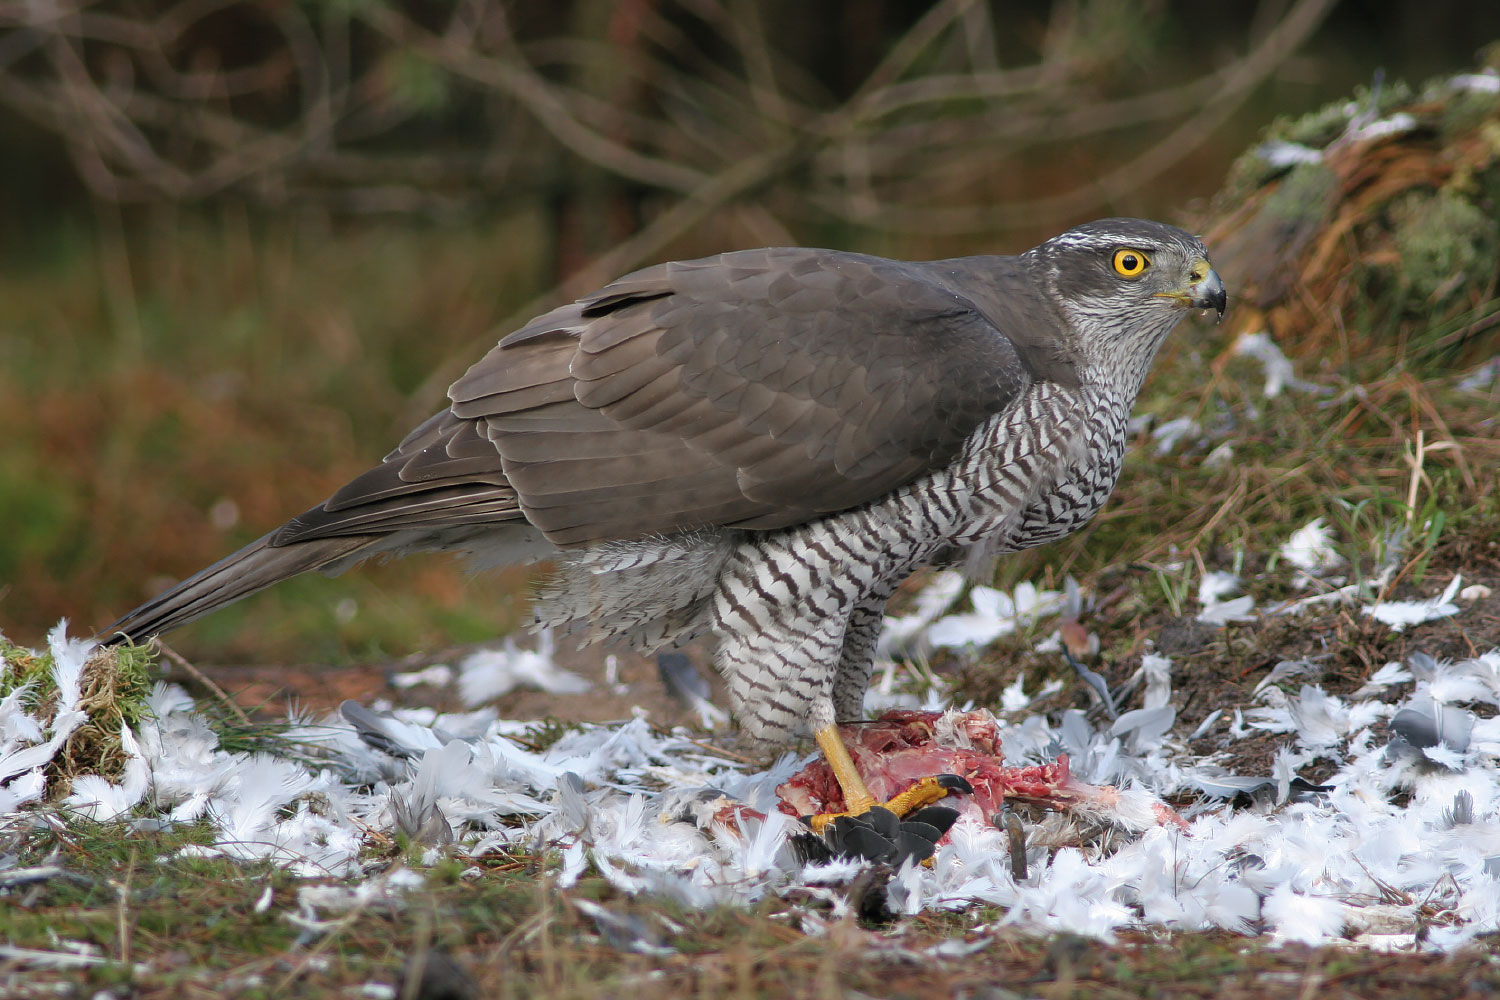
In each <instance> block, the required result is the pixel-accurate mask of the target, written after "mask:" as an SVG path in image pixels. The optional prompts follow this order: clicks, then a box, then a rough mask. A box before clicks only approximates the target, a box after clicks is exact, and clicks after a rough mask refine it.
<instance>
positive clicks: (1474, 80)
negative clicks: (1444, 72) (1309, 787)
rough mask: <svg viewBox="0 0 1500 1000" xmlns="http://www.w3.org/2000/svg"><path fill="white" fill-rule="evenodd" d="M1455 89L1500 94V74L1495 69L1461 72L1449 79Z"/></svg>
mask: <svg viewBox="0 0 1500 1000" xmlns="http://www.w3.org/2000/svg"><path fill="white" fill-rule="evenodd" d="M1448 83H1449V85H1450V86H1451V87H1452V88H1453V89H1454V90H1469V91H1473V92H1475V93H1478V94H1500V75H1497V74H1496V73H1495V71H1494V70H1485V71H1484V72H1483V73H1459V74H1458V75H1457V76H1455V77H1453V78H1452V79H1451V80H1449V81H1448Z"/></svg>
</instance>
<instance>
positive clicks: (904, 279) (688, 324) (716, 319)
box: [273, 248, 1031, 547]
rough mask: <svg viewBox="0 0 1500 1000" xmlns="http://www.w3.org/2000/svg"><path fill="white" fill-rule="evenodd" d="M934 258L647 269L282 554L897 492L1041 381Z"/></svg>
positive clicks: (498, 351)
mask: <svg viewBox="0 0 1500 1000" xmlns="http://www.w3.org/2000/svg"><path fill="white" fill-rule="evenodd" d="M991 260H992V261H994V262H995V264H994V266H995V267H999V268H1004V267H1006V266H1010V264H1009V261H1008V259H1006V258H991ZM932 267H933V265H923V264H906V263H902V262H898V261H889V260H884V259H881V258H876V257H866V256H862V255H857V254H843V253H836V252H833V251H828V250H809V249H797V248H790V249H786V248H782V249H777V248H773V249H768V250H755V251H740V252H737V253H730V254H724V255H721V256H718V257H711V258H706V259H704V260H698V261H686V262H676V263H670V264H662V265H658V266H656V267H651V268H647V269H645V270H643V271H638V272H636V273H635V274H632V275H628V276H626V277H624V278H622V279H620V280H619V281H616V282H614V283H613V284H610V285H608V286H606V287H605V288H603V289H601V290H600V291H599V292H597V293H595V294H594V295H592V296H589V297H587V298H584V299H581V300H579V301H578V302H575V303H573V304H571V305H568V306H564V307H561V308H559V309H555V310H553V311H552V312H550V313H547V314H545V315H543V316H540V317H538V318H537V319H535V320H533V321H532V322H531V323H529V324H527V325H526V326H525V327H523V328H522V329H520V330H518V331H516V332H515V333H513V334H511V335H510V336H508V337H506V338H505V339H503V340H502V341H501V342H500V343H499V344H498V345H497V346H496V347H495V348H493V349H492V350H490V352H489V353H488V354H486V355H485V356H484V357H483V358H482V359H481V360H480V361H479V362H478V363H477V364H475V365H474V366H473V367H472V368H470V369H469V371H468V372H467V373H466V374H465V375H464V376H463V377H462V378H460V379H459V380H458V381H457V382H455V383H454V384H453V386H452V388H451V389H450V390H449V396H450V397H451V399H452V405H451V407H450V409H448V410H446V411H443V412H441V413H438V414H436V415H435V416H433V417H432V418H431V419H429V420H428V421H427V422H426V423H424V424H423V425H422V426H421V427H418V428H417V429H416V430H415V431H413V432H412V433H411V434H410V435H408V437H407V439H406V440H405V441H403V442H402V443H401V445H400V446H399V447H398V448H397V449H396V450H395V451H393V452H391V454H389V455H387V456H386V458H385V460H384V462H383V463H382V464H381V465H380V466H377V467H376V468H374V469H371V470H370V471H369V472H367V473H365V474H364V475H362V476H360V477H358V478H356V479H354V480H353V481H351V482H350V483H349V484H348V485H346V486H345V487H343V488H342V489H340V490H339V491H338V492H337V493H335V494H334V495H333V496H332V497H330V498H329V499H328V501H326V502H325V503H324V504H322V505H321V506H319V507H315V508H313V509H312V510H309V511H307V512H306V513H304V514H302V515H300V516H299V517H297V518H295V519H293V520H292V521H291V522H289V523H288V524H287V525H286V526H285V527H283V528H282V529H280V531H278V532H277V533H276V536H275V540H274V542H273V544H278V545H280V544H286V543H288V542H293V541H302V540H307V539H311V538H319V537H329V536H338V535H351V534H368V533H372V532H388V531H395V530H408V529H417V530H421V529H424V528H428V529H432V530H434V531H435V532H448V533H451V532H454V531H462V530H464V528H465V527H466V526H476V527H482V526H485V525H494V524H496V523H497V522H503V521H508V520H519V519H521V518H522V517H524V518H525V520H526V521H528V522H530V523H531V524H532V525H534V526H536V527H537V528H539V529H541V531H542V532H543V533H544V534H545V535H546V536H547V538H548V539H549V540H550V541H551V542H552V543H554V544H556V545H559V546H563V547H568V546H575V545H581V544H587V543H590V542H596V541H603V540H609V539H623V538H641V537H645V536H648V535H666V534H671V533H674V532H679V531H685V530H691V529H694V528H702V527H709V526H718V525H723V526H731V527H740V528H749V529H773V528H779V527H785V526H787V525H792V524H797V523H800V522H803V521H806V520H809V519H811V518H815V517H817V516H819V515H821V514H826V513H829V512H833V511H838V510H844V509H847V508H849V507H854V506H858V505H859V504H862V503H866V502H868V501H871V500H874V499H877V498H879V497H881V496H884V495H885V494H887V493H889V492H890V491H891V490H893V489H895V488H896V487H897V486H900V485H901V484H902V483H905V482H908V481H910V480H912V479H913V478H915V477H917V476H919V475H920V474H922V473H923V472H925V471H927V470H929V469H933V468H936V467H938V466H941V465H943V464H946V463H947V462H949V461H950V460H951V459H952V458H953V457H954V455H955V454H956V453H957V451H958V450H959V449H960V448H961V447H962V444H963V442H964V440H965V439H966V438H967V437H968V435H969V434H970V433H971V432H972V431H973V430H974V428H975V427H976V426H978V424H979V423H980V422H981V421H982V420H983V419H984V418H985V417H986V416H988V415H990V414H992V413H996V412H999V411H1000V410H1002V409H1004V408H1005V407H1006V406H1008V405H1009V404H1010V403H1011V402H1013V401H1014V399H1015V398H1016V396H1017V395H1018V394H1019V393H1020V392H1021V390H1022V389H1023V388H1024V387H1025V386H1026V384H1027V383H1028V381H1029V380H1030V378H1031V375H1030V371H1029V369H1028V366H1027V364H1026V363H1025V362H1023V361H1022V359H1021V356H1020V355H1019V354H1018V353H1017V350H1016V347H1015V345H1014V344H1013V343H1012V342H1011V340H1009V339H1007V338H1006V337H1005V336H1004V335H1003V334H1002V333H1001V332H1000V331H999V330H997V329H996V328H995V326H994V325H993V323H992V322H991V321H990V320H989V319H988V318H986V316H985V315H984V314H983V313H982V312H981V311H980V310H979V309H978V308H977V307H975V306H974V304H973V303H972V302H970V301H968V300H967V299H965V298H964V297H963V296H962V295H960V294H957V293H956V292H955V291H954V290H952V289H951V288H948V287H946V286H945V285H944V284H942V282H941V281H940V280H937V279H935V278H934V276H933V273H932ZM1011 278H1012V279H1014V276H1013V275H1012V276H1011ZM1010 284H1011V286H1012V287H1016V288H1019V287H1021V283H1020V282H1018V281H1015V280H1012V281H1011V282H1010Z"/></svg>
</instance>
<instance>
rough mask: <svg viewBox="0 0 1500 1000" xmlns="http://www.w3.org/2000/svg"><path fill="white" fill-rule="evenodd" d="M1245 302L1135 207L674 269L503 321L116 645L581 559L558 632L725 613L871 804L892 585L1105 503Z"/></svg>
mask: <svg viewBox="0 0 1500 1000" xmlns="http://www.w3.org/2000/svg"><path fill="white" fill-rule="evenodd" d="M1224 306H1225V291H1224V285H1223V283H1222V282H1221V281H1220V279H1219V276H1218V275H1217V274H1216V273H1215V272H1214V271H1213V269H1212V268H1211V267H1210V265H1209V260H1208V254H1207V251H1206V250H1205V249H1204V247H1203V244H1202V243H1201V242H1200V241H1199V240H1197V239H1196V238H1194V237H1193V236H1191V235H1189V234H1188V233H1185V232H1183V231H1182V230H1180V229H1176V228H1174V227H1171V226H1167V225H1162V224H1160V223H1155V222H1146V221H1141V220H1135V219H1106V220H1103V221H1099V222H1093V223H1089V224H1087V225H1082V226H1078V227H1077V228H1074V229H1070V230H1068V231H1067V232H1065V233H1063V234H1062V235H1060V236H1057V237H1055V238H1053V239H1050V240H1048V241H1046V242H1045V243H1042V244H1041V245H1040V246H1037V247H1035V248H1033V249H1031V250H1028V251H1026V252H1025V253H1023V254H1021V255H1019V256H1014V257H999V256H985V257H964V258H959V259H954V260H939V261H928V262H922V263H908V262H904V261H895V260H886V259H883V258H879V257H870V256H865V255H861V254H853V253H840V252H836V251H832V250H813V249H802V248H773V249H765V250H743V251H738V252H735V253H726V254H722V255H720V256H717V257H708V258H705V259H702V260H693V261H682V262H676V263H668V264H660V265H657V266H655V267H648V268H646V269H644V270H641V271H637V272H635V273H634V274H630V275H627V276H626V277H623V278H621V279H620V280H618V281H616V282H614V283H613V284H610V285H607V286H606V287H604V288H602V289H600V290H599V291H597V292H595V293H593V294H592V295H588V296H585V297H584V298H582V299H580V300H578V301H577V302H575V303H573V304H571V305H566V306H562V307H560V308H558V309H554V310H552V311H551V312H549V313H547V314H545V315H543V316H540V317H538V318H536V319H534V320H532V321H531V322H530V323H528V324H527V325H526V326H524V327H522V328H521V329H520V330H517V331H516V332H514V333H512V334H510V335H509V336H507V337H505V338H504V339H502V340H501V341H500V342H499V344H498V345H497V346H496V347H494V348H493V349H492V350H490V352H489V353H488V354H486V355H485V356H484V357H483V358H481V359H480V360H479V362H478V363H477V364H475V365H474V366H473V367H472V368H470V369H469V370H468V372H467V373H466V374H465V375H464V376H463V377H462V378H460V379H459V380H458V381H457V382H455V383H454V384H453V386H452V387H451V388H450V389H449V391H448V395H449V398H450V400H451V403H450V405H449V406H448V407H447V408H446V409H444V410H442V411H441V412H440V413H438V414H436V415H435V416H433V417H432V418H431V419H430V420H428V421H427V422H425V423H424V424H422V425H421V426H420V427H418V428H417V429H416V430H414V431H412V433H411V434H410V435H408V436H407V438H406V440H404V441H402V442H401V444H400V446H399V447H398V448H396V450H395V451H393V452H391V453H390V454H389V455H387V456H386V458H385V460H384V461H383V462H382V463H381V464H380V465H378V466H376V467H375V468H373V469H371V470H370V471H368V472H366V473H364V474H363V475H361V476H359V477H357V478H355V479H354V480H353V481H351V482H350V483H349V484H347V485H346V486H344V487H343V488H342V489H340V490H338V491H337V492H336V493H334V494H333V496H331V497H329V498H328V499H327V500H325V501H324V502H323V503H321V504H319V505H317V506H316V507H313V508H312V509H310V510H308V511H307V512H305V513H303V514H300V515H298V516H297V517H294V518H293V519H292V520H290V521H288V522H287V523H286V524H284V525H282V526H281V527H280V528H277V529H276V530H275V531H272V532H271V533H270V534H268V535H266V536H265V537H263V538H261V539H259V540H258V541H255V542H253V543H251V544H250V545H248V546H246V547H245V548H243V549H241V550H240V551H239V552H236V553H235V554H234V555H231V556H229V557H228V558H226V559H224V560H222V561H220V562H218V563H216V564H214V565H213V566H210V567H209V568H208V569H205V570H203V571H202V572H200V573H198V574H197V575H196V576H194V577H192V578H190V579H188V580H185V581H183V582H182V583H180V584H178V585H177V586H175V587H173V588H172V589H170V590H168V591H167V592H166V593H165V594H162V595H161V596H160V597H157V598H155V599H154V600H152V601H149V602H147V603H146V604H144V605H142V606H141V607H140V608H138V609H136V610H135V611H132V612H130V613H129V614H127V615H126V616H125V617H124V618H122V619H120V620H119V621H118V622H116V623H115V624H114V625H112V626H111V627H110V628H109V630H108V633H109V640H113V641H117V640H119V639H120V638H122V637H129V638H131V639H144V638H146V637H148V636H151V635H154V634H156V633H159V632H164V631H166V630H167V629H170V628H174V627H176V626H178V625H181V624H183V623H185V622H188V621H191V620H193V619H195V618H198V617H199V616H201V615H204V614H207V613H208V612H210V611H212V610H214V609H215V608H218V607H221V606H223V605H225V604H228V603H229V602H231V601H235V600H238V599H239V598H241V597H244V596H246V595H247V594H251V593H254V592H255V591H258V590H260V589H262V588H264V587H268V586H270V585H271V584H273V583H276V582H277V581H279V580H283V579H286V578H287V577H290V576H293V575H295V574H297V573H302V572H306V571H307V570H314V569H316V570H322V571H324V572H330V573H336V572H339V571H341V570H343V569H345V568H347V567H349V566H351V565H353V564H355V563H357V562H359V561H361V560H363V559H367V558H369V557H371V556H374V555H385V554H405V553H409V552H417V551H429V550H446V551H459V552H465V553H468V554H470V555H472V556H474V557H475V558H476V559H477V560H478V561H479V562H480V563H481V564H484V565H499V564H507V563H517V562H526V561H534V560H544V559H546V560H555V562H556V565H557V572H556V574H555V577H554V578H553V580H552V582H551V584H550V585H549V586H548V587H547V588H546V589H545V590H544V591H543V592H542V593H541V595H540V596H539V598H538V601H537V604H536V612H537V618H538V620H539V621H540V622H542V623H543V624H546V625H551V626H557V627H561V628H564V629H575V630H577V629H581V630H585V631H586V632H587V633H588V635H589V636H590V637H594V638H616V639H620V640H624V641H626V642H629V643H630V644H632V645H634V646H636V647H639V648H642V649H651V648H654V647H657V646H660V645H663V644H666V643H670V642H672V641H674V640H679V639H684V638H687V637H690V636H693V635H696V634H699V633H703V632H714V633H716V634H717V636H718V646H717V651H716V653H715V662H716V665H717V667H718V670H719V672H720V673H721V674H722V675H723V677H724V680H725V682H726V685H727V688H728V691H729V696H730V699H731V707H732V708H733V710H734V713H735V715H736V717H737V719H738V721H739V724H740V726H741V727H742V728H743V729H744V730H745V731H746V732H747V733H748V734H749V735H751V736H752V737H757V738H759V739H762V740H773V741H784V740H788V739H792V738H794V737H796V736H798V735H799V734H801V733H804V732H810V733H811V734H812V735H813V736H814V737H815V738H816V739H817V741H818V743H819V745H820V746H821V747H822V748H823V750H824V752H825V754H826V755H827V756H828V758H829V762H830V764H831V765H832V766H833V767H834V769H835V773H836V774H837V776H838V777H839V779H840V782H841V784H842V785H843V787H844V790H845V799H846V802H847V804H848V807H849V810H850V811H851V812H853V813H860V812H862V811H864V810H865V809H867V808H868V807H869V806H870V805H871V804H873V802H874V800H873V798H872V797H871V796H870V795H869V794H868V792H867V791H866V790H865V788H864V785H863V782H862V780H861V779H860V777H859V775H858V773H857V772H856V771H855V769H854V767H853V765H852V763H850V762H849V759H848V756H847V753H846V751H845V750H844V747H843V744H842V742H841V740H840V739H839V737H838V730H837V727H836V726H835V720H836V719H838V718H844V719H850V718H857V717H859V715H860V714H861V711H862V702H863V697H864V693H865V687H866V685H867V683H868V680H869V677H870V669H871V661H872V658H873V655H874V650H875V643H876V639H877V638H878V636H879V633H880V628H881V620H882V617H883V615H884V610H885V604H886V599H887V598H888V597H890V595H891V593H892V591H893V590H894V589H895V587H896V586H897V585H898V584H899V583H900V582H901V581H902V580H903V579H905V578H906V576H907V575H908V574H910V573H911V572H912V571H913V570H914V569H916V568H917V567H919V566H922V565H925V564H933V563H952V562H956V561H963V560H969V561H975V560H982V559H984V558H986V557H988V556H990V555H993V554H996V553H1003V552H1009V551H1015V550H1017V549H1023V548H1027V547H1029V546H1033V545H1038V544H1041V543H1043V542H1047V541H1051V540H1053V539H1056V538H1061V537H1062V536H1064V535H1067V534H1069V533H1070V532H1072V531H1075V530H1077V529H1078V528H1079V527H1080V526H1082V525H1083V524H1084V523H1085V522H1086V521H1088V519H1089V518H1090V517H1092V516H1093V515H1094V513H1095V512H1096V511H1097V510H1098V509H1099V507H1100V505H1102V504H1103V503H1104V501H1105V499H1106V498H1107V497H1108V496H1109V494H1110V491H1111V490H1112V489H1113V488H1114V485H1115V480H1116V478H1117V477H1118V475H1119V472H1120V464H1121V460H1122V457H1123V455H1124V452H1125V444H1126V420H1127V418H1128V417H1129V414H1130V409H1131V406H1132V405H1133V404H1134V401H1135V398H1136V394H1137V392H1138V391H1139V389H1140V387H1141V383H1142V380H1143V379H1144V378H1145V376H1146V371H1147V368H1148V367H1149V366H1150V364H1151V360H1152V358H1153V356H1154V355H1155V354H1156V350H1157V348H1158V346H1159V345H1160V344H1161V342H1162V340H1163V339H1164V338H1165V337H1166V335H1167V333H1168V332H1169V331H1170V330H1171V329H1172V328H1173V327H1174V326H1175V325H1176V324H1177V322H1178V320H1179V319H1180V318H1181V317H1182V316H1183V315H1185V313H1186V311H1187V310H1188V309H1205V308H1209V309H1215V310H1217V311H1218V312H1219V313H1220V315H1222V313H1223V311H1224ZM942 794H943V793H942V791H941V790H937V791H935V792H933V793H932V794H931V795H926V796H919V797H918V799H919V801H916V802H915V803H913V802H904V803H903V804H902V805H901V806H900V807H898V810H897V811H898V813H899V811H901V810H903V809H906V808H908V807H910V806H912V805H913V804H916V805H920V804H924V803H925V802H927V801H931V800H932V799H933V798H936V797H940V796H941V795H942Z"/></svg>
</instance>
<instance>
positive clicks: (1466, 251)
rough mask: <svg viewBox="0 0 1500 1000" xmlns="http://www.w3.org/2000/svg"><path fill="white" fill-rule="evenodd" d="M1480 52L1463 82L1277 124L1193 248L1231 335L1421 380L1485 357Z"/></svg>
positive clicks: (1497, 190) (1490, 314) (1484, 72)
mask: <svg viewBox="0 0 1500 1000" xmlns="http://www.w3.org/2000/svg"><path fill="white" fill-rule="evenodd" d="M1488 52H1489V54H1490V62H1491V63H1492V65H1488V66H1485V67H1482V68H1481V69H1480V70H1479V71H1477V72H1474V73H1465V74H1459V75H1456V76H1449V77H1443V78H1440V79H1437V80H1433V81H1432V82H1430V83H1428V84H1427V85H1426V86H1424V87H1422V88H1420V89H1419V90H1414V89H1412V88H1410V87H1407V86H1405V85H1401V84H1394V85H1391V86H1385V87H1380V88H1376V90H1375V91H1372V92H1364V93H1357V94H1355V95H1354V96H1353V97H1352V98H1351V99H1350V100H1348V101H1343V102H1338V103H1335V104H1331V105H1329V106H1328V107H1325V108H1323V109H1321V110H1319V111H1316V112H1314V113H1312V114H1309V115H1306V116H1303V117H1302V118H1298V119H1287V120H1282V121H1278V122H1276V123H1275V124H1273V125H1272V126H1271V127H1270V128H1269V129H1268V130H1267V132H1266V135H1265V136H1264V139H1263V141H1262V142H1261V143H1260V144H1258V145H1257V146H1256V147H1255V148H1253V149H1251V150H1249V151H1248V152H1246V153H1245V154H1244V155H1243V156H1242V157H1241V158H1240V159H1239V161H1237V163H1236V164H1235V166H1234V168H1233V169H1232V170H1231V172H1230V175H1229V179H1228V181H1227V183H1226V186H1225V190H1224V192H1223V194H1221V196H1220V197H1219V199H1218V200H1217V202H1216V203H1215V206H1214V212H1213V217H1214V219H1215V222H1214V223H1213V224H1212V225H1211V226H1210V227H1209V231H1208V234H1207V235H1208V242H1209V245H1210V246H1211V247H1213V248H1214V255H1215V263H1216V264H1217V266H1218V267H1219V270H1220V272H1221V273H1223V274H1224V277H1225V280H1226V282H1228V284H1229V287H1230V289H1231V295H1232V297H1234V298H1235V299H1237V300H1238V305H1239V307H1240V308H1238V309H1237V310H1236V319H1235V324H1236V327H1237V329H1238V330H1239V331H1243V332H1251V331H1255V330H1269V331H1270V332H1271V334H1272V335H1273V336H1274V337H1275V338H1276V339H1277V341H1278V342H1279V343H1281V344H1282V345H1283V347H1284V348H1285V349H1286V350H1288V351H1289V352H1290V353H1293V354H1296V355H1301V356H1304V357H1307V356H1321V357H1323V358H1325V359H1328V360H1330V361H1333V362H1337V361H1339V360H1340V359H1344V360H1348V359H1352V358H1355V357H1358V358H1359V359H1360V360H1362V361H1369V360H1378V361H1380V362H1385V363H1389V364H1392V365H1394V364H1398V363H1399V364H1404V365H1406V366H1408V367H1414V368H1423V369H1432V368H1450V367H1459V366H1462V365H1466V364H1471V363H1473V362H1476V361H1479V360H1483V359H1485V358H1488V357H1490V356H1491V355H1493V354H1494V353H1495V352H1496V350H1497V348H1500V298H1497V294H1496V293H1497V286H1500V73H1497V72H1496V70H1497V67H1500V46H1492V47H1491V48H1490V49H1489V50H1488ZM1246 307H1248V308H1246Z"/></svg>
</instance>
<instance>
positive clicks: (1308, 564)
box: [1278, 517, 1344, 576]
mask: <svg viewBox="0 0 1500 1000" xmlns="http://www.w3.org/2000/svg"><path fill="white" fill-rule="evenodd" d="M1278 551H1279V553H1280V555H1281V558H1283V559H1285V560H1286V561H1287V562H1289V563H1291V564H1292V565H1293V566H1295V567H1297V568H1298V569H1300V570H1301V571H1302V572H1304V573H1307V574H1310V575H1312V576H1320V575H1322V574H1324V573H1327V572H1328V571H1330V570H1333V569H1337V568H1338V567H1339V566H1341V565H1343V562H1344V558H1343V556H1341V555H1339V553H1338V550H1336V549H1335V548H1334V547H1333V532H1332V531H1331V530H1330V529H1329V528H1328V526H1327V525H1326V524H1324V523H1323V519H1322V518H1321V517H1318V518H1314V519H1313V520H1311V521H1309V522H1307V523H1306V524H1304V525H1303V526H1302V527H1300V528H1298V529H1297V530H1296V531H1294V532H1292V537H1290V538H1288V539H1287V540H1286V542H1285V543H1283V544H1282V546H1281V548H1280V549H1279V550H1278Z"/></svg>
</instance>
